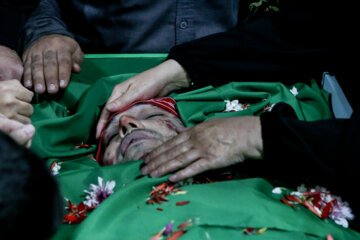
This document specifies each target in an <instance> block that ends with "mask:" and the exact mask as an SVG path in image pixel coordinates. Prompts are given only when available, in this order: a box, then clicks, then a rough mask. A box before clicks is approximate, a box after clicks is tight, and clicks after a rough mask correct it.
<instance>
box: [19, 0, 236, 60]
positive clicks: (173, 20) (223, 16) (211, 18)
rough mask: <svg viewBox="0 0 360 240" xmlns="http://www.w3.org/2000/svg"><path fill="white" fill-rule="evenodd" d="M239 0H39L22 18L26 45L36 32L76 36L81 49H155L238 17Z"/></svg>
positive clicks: (223, 25)
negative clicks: (28, 17) (27, 16)
mask: <svg viewBox="0 0 360 240" xmlns="http://www.w3.org/2000/svg"><path fill="white" fill-rule="evenodd" d="M238 9H239V0H226V1H224V0H212V1H208V0H178V1H169V0H162V1H153V0H131V1H118V0H117V1H115V0H106V1H91V0H88V1H80V0H72V1H70V0H61V1H56V0H42V1H41V2H40V4H39V7H38V8H37V10H36V11H35V13H34V14H33V16H32V17H31V18H30V20H29V21H28V23H27V24H26V28H25V29H26V30H25V32H24V35H23V41H24V47H25V49H26V48H27V47H28V46H29V44H30V43H31V42H33V41H34V40H36V39H38V38H39V37H41V36H43V35H46V34H52V33H59V34H64V35H67V36H70V37H73V38H75V40H76V41H77V42H78V43H79V44H80V46H81V48H82V50H83V51H84V52H85V53H135V52H137V53H148V52H150V53H157V52H168V51H169V49H170V47H172V46H174V45H176V44H180V43H184V42H187V41H190V40H194V39H197V38H200V37H203V36H206V35H209V34H213V33H217V32H223V31H225V30H228V29H230V28H232V27H234V26H235V25H236V23H237V16H238Z"/></svg>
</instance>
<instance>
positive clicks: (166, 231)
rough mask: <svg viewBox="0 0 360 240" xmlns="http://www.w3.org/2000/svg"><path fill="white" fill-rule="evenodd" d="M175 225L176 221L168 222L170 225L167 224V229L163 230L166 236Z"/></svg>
mask: <svg viewBox="0 0 360 240" xmlns="http://www.w3.org/2000/svg"><path fill="white" fill-rule="evenodd" d="M173 225H174V221H171V222H169V223H168V225H166V227H165V230H164V232H163V235H164V236H167V235H169V234H170V233H171V232H172V228H173Z"/></svg>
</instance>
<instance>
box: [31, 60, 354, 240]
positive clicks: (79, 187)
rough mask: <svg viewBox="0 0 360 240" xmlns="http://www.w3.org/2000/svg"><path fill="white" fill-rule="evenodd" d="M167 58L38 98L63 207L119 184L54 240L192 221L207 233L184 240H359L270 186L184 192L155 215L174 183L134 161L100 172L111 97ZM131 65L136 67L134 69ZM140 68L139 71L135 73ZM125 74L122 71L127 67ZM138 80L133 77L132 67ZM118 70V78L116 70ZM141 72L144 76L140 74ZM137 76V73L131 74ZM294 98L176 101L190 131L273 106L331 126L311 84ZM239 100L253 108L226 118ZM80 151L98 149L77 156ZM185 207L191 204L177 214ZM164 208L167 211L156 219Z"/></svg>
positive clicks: (267, 86) (102, 65)
mask: <svg viewBox="0 0 360 240" xmlns="http://www.w3.org/2000/svg"><path fill="white" fill-rule="evenodd" d="M162 57H163V56H160V57H159V56H158V55H154V56H153V57H151V55H150V57H144V56H140V57H139V58H137V57H136V56H135V57H130V58H129V56H128V55H127V56H126V57H124V58H121V57H117V58H109V59H107V58H96V56H92V57H91V58H90V57H89V56H87V58H86V59H85V62H84V65H83V71H82V73H81V74H77V75H74V76H73V77H72V81H71V82H70V85H69V87H68V88H67V89H66V90H65V91H64V92H63V93H61V94H59V95H57V96H55V97H52V98H50V97H44V96H41V97H39V96H37V98H36V102H35V103H34V104H33V105H34V109H35V112H34V115H33V117H32V121H33V123H34V125H35V127H36V134H35V136H34V139H33V143H32V149H33V150H34V151H35V152H36V153H38V154H39V155H40V156H41V157H42V158H44V159H45V160H46V162H47V164H48V165H50V164H51V163H52V162H53V161H54V160H55V161H57V162H59V163H61V170H60V174H59V175H57V178H58V180H59V184H60V188H61V192H62V194H63V196H64V197H66V198H67V199H69V200H71V201H72V202H73V203H75V204H78V203H80V202H81V201H83V200H85V199H84V192H83V191H84V190H85V189H89V186H90V184H97V178H98V177H99V176H100V177H102V178H104V180H105V181H109V180H115V181H116V187H115V191H116V192H115V193H114V194H113V195H112V196H110V197H109V198H108V199H106V200H105V201H104V202H103V203H102V204H101V205H100V206H99V207H98V208H96V209H95V210H94V211H92V212H91V213H89V216H88V217H87V218H86V219H85V221H84V222H82V223H81V224H79V225H66V224H64V225H62V226H61V227H60V228H59V230H58V231H57V233H56V235H55V236H54V238H53V239H151V237H152V236H154V235H155V234H156V233H157V232H159V231H160V230H161V229H162V228H163V227H164V226H165V225H166V224H167V223H169V222H170V221H171V220H174V223H175V226H177V225H178V224H180V223H182V222H184V221H185V220H187V219H189V218H198V223H197V224H195V225H194V226H192V227H190V228H189V231H188V232H187V233H186V234H184V235H183V236H182V237H181V238H180V239H208V238H207V235H208V236H210V237H211V239H212V240H214V239H245V238H251V239H279V240H281V239H287V240H288V239H295V240H297V239H325V238H326V235H327V234H328V233H331V235H332V236H333V237H334V239H336V240H338V239H359V237H360V234H359V233H357V232H354V231H352V230H351V229H344V228H342V227H340V226H337V225H336V224H334V223H333V222H332V221H330V220H329V221H323V220H320V219H319V218H318V217H316V216H315V215H314V214H312V213H311V212H309V211H308V210H307V209H304V208H301V207H300V208H299V209H296V210H294V209H292V208H290V207H289V206H287V205H285V204H283V203H281V202H280V201H279V198H280V196H279V195H274V194H272V193H271V190H272V189H273V186H271V185H270V184H269V183H268V182H267V181H265V180H264V179H244V180H231V181H226V182H217V183H211V184H200V185H191V186H185V187H183V188H182V189H184V190H187V191H189V192H188V193H187V194H186V195H178V196H169V202H166V203H163V204H161V205H147V204H146V198H147V197H148V194H149V193H150V191H151V190H152V186H155V185H158V184H160V183H162V182H164V181H165V180H166V179H167V176H166V177H163V178H158V179H151V178H148V177H141V172H140V164H141V163H142V161H135V162H130V163H126V164H120V165H115V166H106V167H101V166H99V165H98V163H97V162H95V161H94V160H92V159H91V158H90V157H89V156H88V155H92V156H93V154H94V152H95V150H96V141H95V139H94V135H95V125H96V121H97V117H98V115H99V113H100V110H101V106H102V105H103V104H104V103H105V102H106V100H107V98H108V97H109V95H110V94H111V91H112V87H113V86H114V85H115V84H117V83H119V82H122V81H124V80H126V79H128V78H129V77H131V76H133V75H134V74H135V73H137V72H140V71H143V70H145V69H146V68H149V67H151V66H154V65H156V64H158V63H159V62H160V61H161V60H162ZM129 59H130V60H129ZM134 62H137V64H135V65H136V67H134V66H133V65H134ZM119 66H121V67H119ZM127 66H128V67H129V69H131V71H130V70H129V71H126V67H127ZM117 67H119V69H118V70H116V68H117ZM134 68H136V69H135V70H134ZM130 72H131V73H130ZM295 86H296V88H297V90H298V92H299V94H298V95H297V96H296V97H295V96H294V95H293V94H292V93H291V92H290V90H289V89H291V87H292V86H290V87H286V86H284V85H282V84H280V83H230V84H227V85H225V86H222V87H217V88H214V87H211V86H209V87H205V88H202V89H198V90H195V91H190V92H186V93H177V94H172V96H173V97H174V98H175V99H176V100H177V108H178V110H179V113H180V115H181V117H182V120H183V121H184V123H185V124H186V125H187V126H192V125H194V124H196V123H200V122H203V121H206V120H208V119H210V118H213V117H228V116H237V115H259V114H261V113H262V112H263V109H264V107H265V106H267V105H268V104H270V105H271V104H274V103H277V102H280V101H285V102H287V103H289V104H290V105H291V106H293V107H294V109H295V111H296V113H297V115H298V117H299V118H300V119H306V120H318V119H326V118H330V117H332V115H331V111H330V110H329V106H328V102H327V99H328V95H327V94H326V93H325V92H323V91H322V90H320V89H319V88H318V86H317V85H316V84H315V83H314V82H311V84H310V85H306V84H296V85H295ZM234 99H238V100H239V101H240V102H241V103H250V106H249V107H248V108H247V109H246V110H244V111H240V112H228V113H225V112H223V111H224V108H225V103H224V100H234ZM80 143H87V144H90V146H91V147H90V148H89V149H85V148H83V149H75V147H76V146H77V145H78V144H80ZM178 201H190V203H189V204H187V205H185V206H176V205H175V203H176V202H178ZM157 207H161V208H163V209H164V211H158V210H156V208H157ZM245 227H255V228H257V227H259V228H262V227H268V228H269V229H268V230H267V231H266V232H265V233H264V234H262V235H254V236H247V235H244V234H243V232H242V230H243V228H245Z"/></svg>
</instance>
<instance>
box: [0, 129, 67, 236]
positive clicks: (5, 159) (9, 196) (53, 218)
mask: <svg viewBox="0 0 360 240" xmlns="http://www.w3.org/2000/svg"><path fill="white" fill-rule="evenodd" d="M63 213H64V202H63V197H62V195H61V193H60V189H59V185H58V182H57V180H56V179H55V178H54V177H53V176H52V175H51V173H50V170H49V168H48V167H47V166H46V165H45V163H44V161H43V160H42V159H40V158H39V157H38V156H37V155H36V154H34V152H32V151H31V150H29V149H26V148H25V147H23V146H20V145H18V144H17V143H16V142H15V141H14V140H13V139H12V138H10V137H9V136H7V135H6V134H4V133H3V132H2V131H0V236H1V239H23V238H24V234H26V237H28V238H30V239H37V240H43V239H50V237H51V236H52V235H54V233H55V232H56V230H57V228H58V227H59V226H60V224H61V223H62V220H63Z"/></svg>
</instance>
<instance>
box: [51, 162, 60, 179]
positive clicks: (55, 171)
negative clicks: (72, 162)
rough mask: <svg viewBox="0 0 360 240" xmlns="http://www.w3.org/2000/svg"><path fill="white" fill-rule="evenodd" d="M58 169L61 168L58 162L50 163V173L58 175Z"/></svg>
mask: <svg viewBox="0 0 360 240" xmlns="http://www.w3.org/2000/svg"><path fill="white" fill-rule="evenodd" d="M60 169H61V166H60V163H57V162H55V161H54V162H53V163H52V164H51V167H50V170H51V173H52V175H54V176H55V175H58V174H59V171H60Z"/></svg>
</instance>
